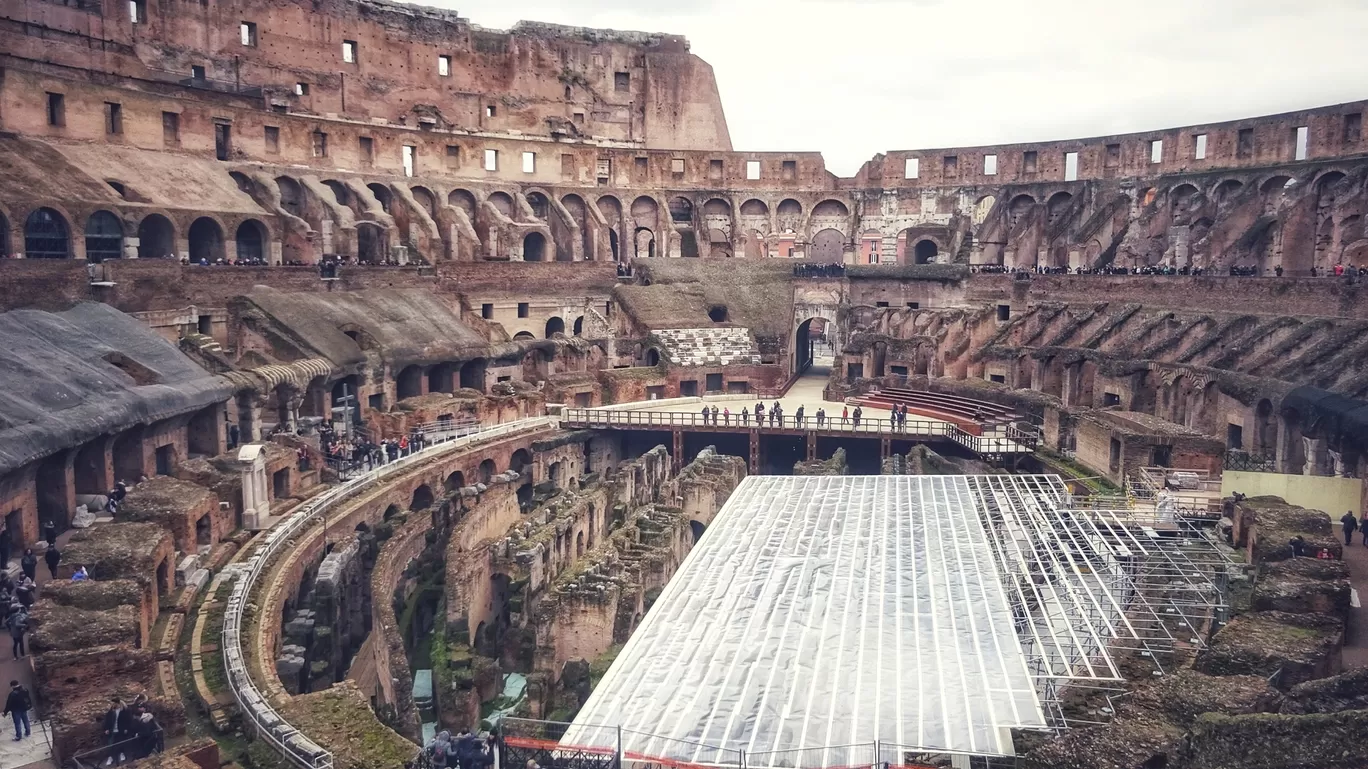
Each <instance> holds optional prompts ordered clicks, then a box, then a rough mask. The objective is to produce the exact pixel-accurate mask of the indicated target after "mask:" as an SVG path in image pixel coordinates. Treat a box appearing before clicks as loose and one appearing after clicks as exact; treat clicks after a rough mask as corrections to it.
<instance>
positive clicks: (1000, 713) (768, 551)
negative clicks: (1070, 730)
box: [562, 476, 1046, 766]
mask: <svg viewBox="0 0 1368 769" xmlns="http://www.w3.org/2000/svg"><path fill="white" fill-rule="evenodd" d="M979 508H980V502H979V497H978V496H977V495H976V494H975V493H974V490H973V489H971V486H970V484H969V482H968V480H967V478H966V477H965V476H839V477H787V476H752V477H750V478H747V479H746V480H745V481H744V482H743V483H742V484H741V486H740V487H739V488H738V489H737V490H736V492H735V493H733V494H732V496H731V498H730V499H729V500H728V501H727V504H726V505H725V507H724V508H723V509H722V511H721V512H720V513H719V514H718V517H717V519H716V520H715V521H714V523H713V525H712V526H711V527H710V528H709V529H708V530H707V532H706V533H705V534H704V536H703V539H702V541H700V542H699V544H698V545H697V546H695V548H694V550H693V551H692V552H691V553H690V554H689V556H688V558H687V559H686V560H685V562H684V563H683V565H682V566H681V568H680V571H679V573H678V574H676V575H675V577H674V579H672V580H671V581H670V583H669V585H668V586H667V587H666V588H665V590H664V592H663V593H662V594H661V596H660V598H659V599H658V600H657V601H656V603H655V605H654V606H653V608H652V609H651V611H650V613H649V614H648V615H647V617H646V619H645V621H644V622H643V623H642V625H641V627H640V628H639V629H638V630H637V632H636V633H634V634H633V635H632V638H631V640H630V641H629V642H628V644H627V646H626V648H624V649H623V651H622V653H621V654H620V655H619V656H618V657H617V659H616V661H615V662H614V663H613V665H612V667H611V668H610V669H609V671H608V674H607V675H606V676H605V677H604V679H603V680H602V681H601V682H600V683H599V685H598V687H597V688H596V689H595V690H594V693H593V694H592V695H591V696H590V698H589V701H588V702H587V703H586V704H585V706H584V708H583V709H582V710H581V712H580V714H579V716H578V718H576V720H575V724H574V726H573V727H572V728H571V729H570V730H569V732H568V733H567V734H566V735H565V738H564V740H563V741H562V742H563V744H567V745H569V744H574V745H598V746H603V747H612V746H615V745H616V741H617V739H618V737H619V734H618V730H617V728H616V727H621V739H622V743H623V745H622V747H623V749H624V750H625V751H626V752H627V753H629V754H631V753H636V754H642V755H644V756H659V757H666V758H671V759H675V760H680V761H694V762H701V763H735V762H736V757H737V755H738V754H737V753H736V751H739V750H744V751H745V752H746V755H747V761H746V764H747V765H750V766H766V765H769V766H781V765H788V766H792V765H803V766H840V765H855V764H861V763H863V764H868V763H871V760H870V758H869V750H870V749H869V746H870V745H872V744H873V743H874V742H875V741H876V740H877V741H879V742H880V743H881V744H882V745H884V746H888V747H889V748H892V747H893V746H895V745H896V746H905V747H907V748H921V749H926V750H928V751H946V752H963V753H971V754H979V755H1009V754H1011V753H1012V745H1011V740H1010V736H1009V734H1008V730H1009V729H1010V728H1012V727H1026V728H1042V727H1044V726H1045V723H1046V722H1045V716H1044V714H1043V713H1042V709H1041V706H1040V704H1039V702H1038V701H1037V697H1036V693H1035V690H1034V686H1033V681H1032V679H1031V677H1030V675H1029V674H1028V671H1027V667H1026V663H1025V659H1024V656H1023V652H1022V649H1021V644H1020V641H1019V639H1018V637H1017V635H1016V633H1015V631H1014V629H1013V621H1012V613H1011V610H1010V608H1009V605H1008V601H1007V597H1006V594H1005V592H1004V588H1003V584H1002V582H1001V580H1000V578H999V574H998V571H997V566H996V565H995V561H994V557H993V553H992V548H990V547H989V546H988V543H987V541H986V537H987V536H988V535H989V534H988V532H986V531H985V521H987V520H989V519H988V518H987V517H986V515H984V511H981V510H980V509H979ZM843 746H844V747H843ZM800 748H807V749H809V750H805V751H803V754H802V757H801V758H800V759H797V760H795V758H794V755H795V754H787V756H786V757H783V756H781V755H778V754H776V751H794V750H796V749H800ZM812 749H820V750H812ZM814 753H815V755H814ZM767 757H768V758H767Z"/></svg>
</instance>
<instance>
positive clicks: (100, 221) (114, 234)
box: [85, 211, 124, 262]
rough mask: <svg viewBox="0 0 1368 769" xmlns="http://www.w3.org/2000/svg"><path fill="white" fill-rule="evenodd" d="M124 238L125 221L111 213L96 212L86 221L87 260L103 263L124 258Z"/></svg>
mask: <svg viewBox="0 0 1368 769" xmlns="http://www.w3.org/2000/svg"><path fill="white" fill-rule="evenodd" d="M123 238H124V231H123V221H122V220H120V219H119V217H117V216H115V215H114V214H112V213H110V212H109V211H96V212H95V213H93V214H91V215H90V218H89V219H86V226H85V252H86V259H87V260H88V261H91V262H103V261H104V260H106V259H118V258H120V257H122V256H123Z"/></svg>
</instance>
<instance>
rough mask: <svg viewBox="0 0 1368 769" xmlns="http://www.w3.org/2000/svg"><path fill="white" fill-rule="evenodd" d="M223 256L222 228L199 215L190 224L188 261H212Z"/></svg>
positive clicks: (211, 220)
mask: <svg viewBox="0 0 1368 769" xmlns="http://www.w3.org/2000/svg"><path fill="white" fill-rule="evenodd" d="M222 258H223V229H222V228H221V227H219V224H218V222H216V221H214V220H213V219H210V218H209V217H207V216H201V217H200V218H198V219H196V220H195V221H194V223H193V224H191V225H190V261H192V262H213V261H215V260H218V259H222Z"/></svg>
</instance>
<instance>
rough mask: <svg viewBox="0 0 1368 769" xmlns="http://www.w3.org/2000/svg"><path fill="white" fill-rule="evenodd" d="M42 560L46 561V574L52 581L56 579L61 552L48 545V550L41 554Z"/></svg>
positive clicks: (55, 547)
mask: <svg viewBox="0 0 1368 769" xmlns="http://www.w3.org/2000/svg"><path fill="white" fill-rule="evenodd" d="M43 560H44V561H47V567H48V573H49V574H51V575H52V578H53V579H57V564H59V563H61V562H62V551H60V550H58V549H57V546H56V545H48V549H47V551H46V552H44V553H43Z"/></svg>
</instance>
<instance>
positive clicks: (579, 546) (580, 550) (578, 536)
mask: <svg viewBox="0 0 1368 769" xmlns="http://www.w3.org/2000/svg"><path fill="white" fill-rule="evenodd" d="M575 557H576V558H582V557H584V532H583V531H577V532H575Z"/></svg>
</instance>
